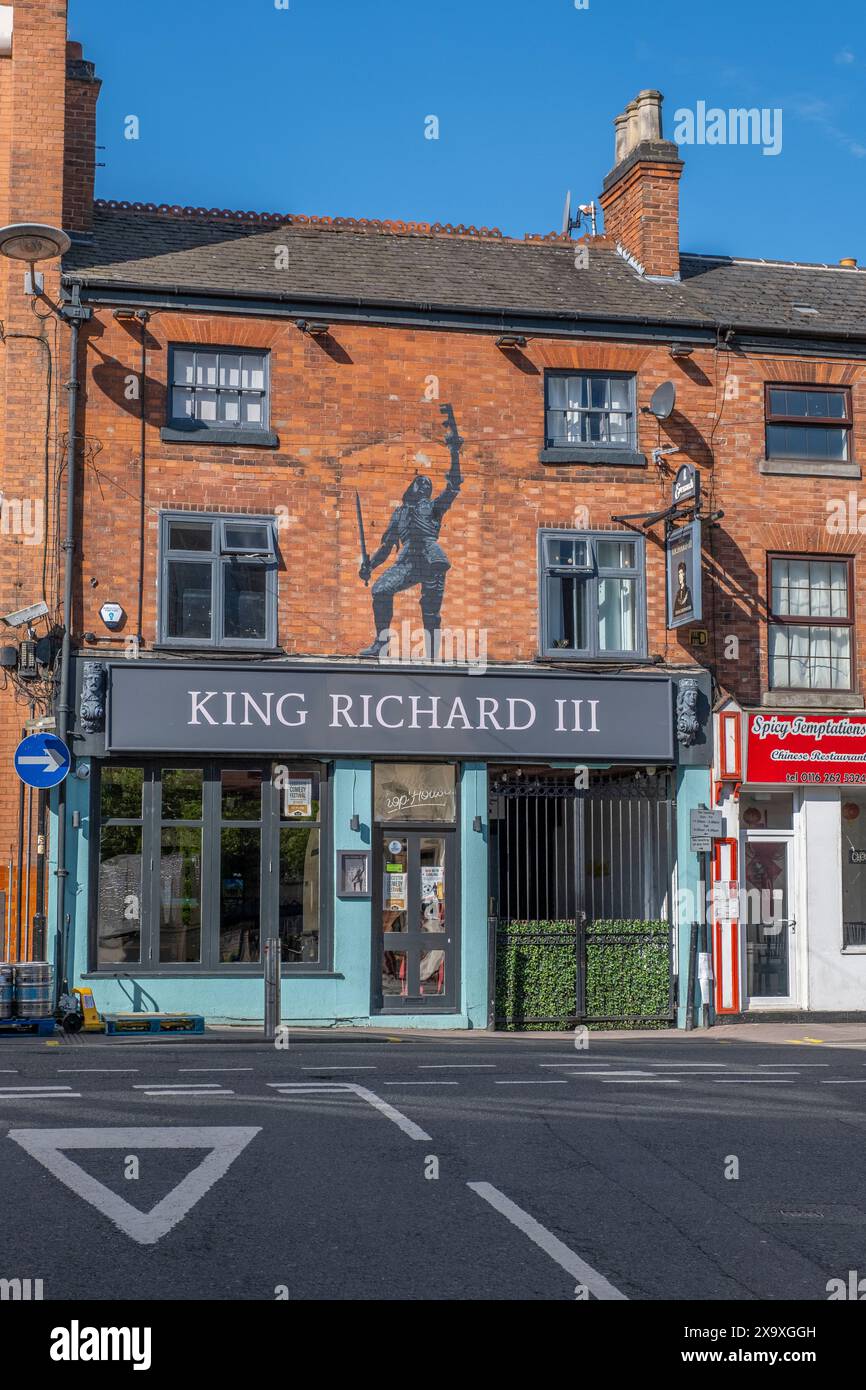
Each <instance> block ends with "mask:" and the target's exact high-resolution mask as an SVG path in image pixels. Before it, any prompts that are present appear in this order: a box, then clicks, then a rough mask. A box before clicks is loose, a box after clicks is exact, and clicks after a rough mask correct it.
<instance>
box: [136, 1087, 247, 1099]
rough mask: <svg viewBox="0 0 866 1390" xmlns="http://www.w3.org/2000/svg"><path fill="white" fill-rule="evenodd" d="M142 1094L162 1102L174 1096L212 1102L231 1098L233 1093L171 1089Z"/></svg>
mask: <svg viewBox="0 0 866 1390" xmlns="http://www.w3.org/2000/svg"><path fill="white" fill-rule="evenodd" d="M144 1094H145V1095H146V1096H161V1097H162V1099H163V1100H168V1099H169V1098H172V1099H173V1098H174V1097H175V1096H198V1098H199V1100H213V1099H214V1097H215V1096H233V1095H234V1091H223V1090H219V1091H178V1090H175V1089H172V1090H157V1091H145V1093H144Z"/></svg>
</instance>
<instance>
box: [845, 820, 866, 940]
mask: <svg viewBox="0 0 866 1390" xmlns="http://www.w3.org/2000/svg"><path fill="white" fill-rule="evenodd" d="M858 947H859V948H862V949H863V950H866V798H862V797H858V798H846V799H845V800H844V801H843V802H842V949H843V950H851V949H852V948H858Z"/></svg>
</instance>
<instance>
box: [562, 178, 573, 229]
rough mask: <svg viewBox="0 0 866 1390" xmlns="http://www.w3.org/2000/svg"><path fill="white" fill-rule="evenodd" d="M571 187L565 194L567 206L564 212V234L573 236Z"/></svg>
mask: <svg viewBox="0 0 866 1390" xmlns="http://www.w3.org/2000/svg"><path fill="white" fill-rule="evenodd" d="M572 225H573V224H572V221H571V189H569V190H568V192H567V193H566V195H565V208H564V210H563V214H562V235H563V236H571V228H572Z"/></svg>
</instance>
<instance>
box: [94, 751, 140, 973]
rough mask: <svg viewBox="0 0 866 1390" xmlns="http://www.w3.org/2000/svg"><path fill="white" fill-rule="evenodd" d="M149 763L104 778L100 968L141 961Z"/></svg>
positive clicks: (109, 771) (112, 771)
mask: <svg viewBox="0 0 866 1390" xmlns="http://www.w3.org/2000/svg"><path fill="white" fill-rule="evenodd" d="M143 793H144V768H143V767H106V768H103V770H102V775H101V778H100V824H99V880H98V888H97V912H96V958H97V966H98V967H99V968H103V969H104V968H110V967H112V966H118V965H132V964H137V963H139V962H140V961H141V922H142V887H143V880H142V862H143V837H144V811H143Z"/></svg>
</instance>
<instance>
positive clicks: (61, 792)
mask: <svg viewBox="0 0 866 1390" xmlns="http://www.w3.org/2000/svg"><path fill="white" fill-rule="evenodd" d="M79 295H80V292H79V287H78V285H73V286H72V292H71V301H70V302H69V303H67V304H64V306H63V308H62V309H61V310H60V314H61V317H62V318H64V319H66V321H67V322H68V324H69V380H68V382H67V383H66V390H67V392H68V395H67V410H68V414H67V418H68V425H67V431H68V443H67V446H66V534H65V536H64V538H63V542H62V550H63V553H64V572H63V645H62V647H61V650H60V695H59V698H58V702H57V725H56V732H57V736H58V738H60V739H62V740H63V742H64V743H67V742H68V736H69V726H70V723H71V719H70V716H71V714H72V707H71V705H70V690H69V682H70V675H71V667H72V584H73V577H74V567H75V490H76V466H75V465H76V447H75V444H76V424H77V414H78V386H79V380H78V344H79V336H80V330H81V323H82V321H83V320H87V319H89V318H90V315H91V310H90V309H85V308H82V306H81V302H80V297H79ZM54 874H55V877H56V880H57V902H56V909H57V911H56V926H55V948H54V992H55V1003H56V1002H57V1000H58V999H59V997H60V994H61V993H63V994H65V993H66V992H67V990H68V981H67V979H66V972H67V961H66V880H67V878H68V876H69V874H68V870H67V868H66V782H65V781H64V782H61V783H60V786H59V787H58V789H57V862H56V864H55V868H54ZM61 986H62V987H61Z"/></svg>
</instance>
